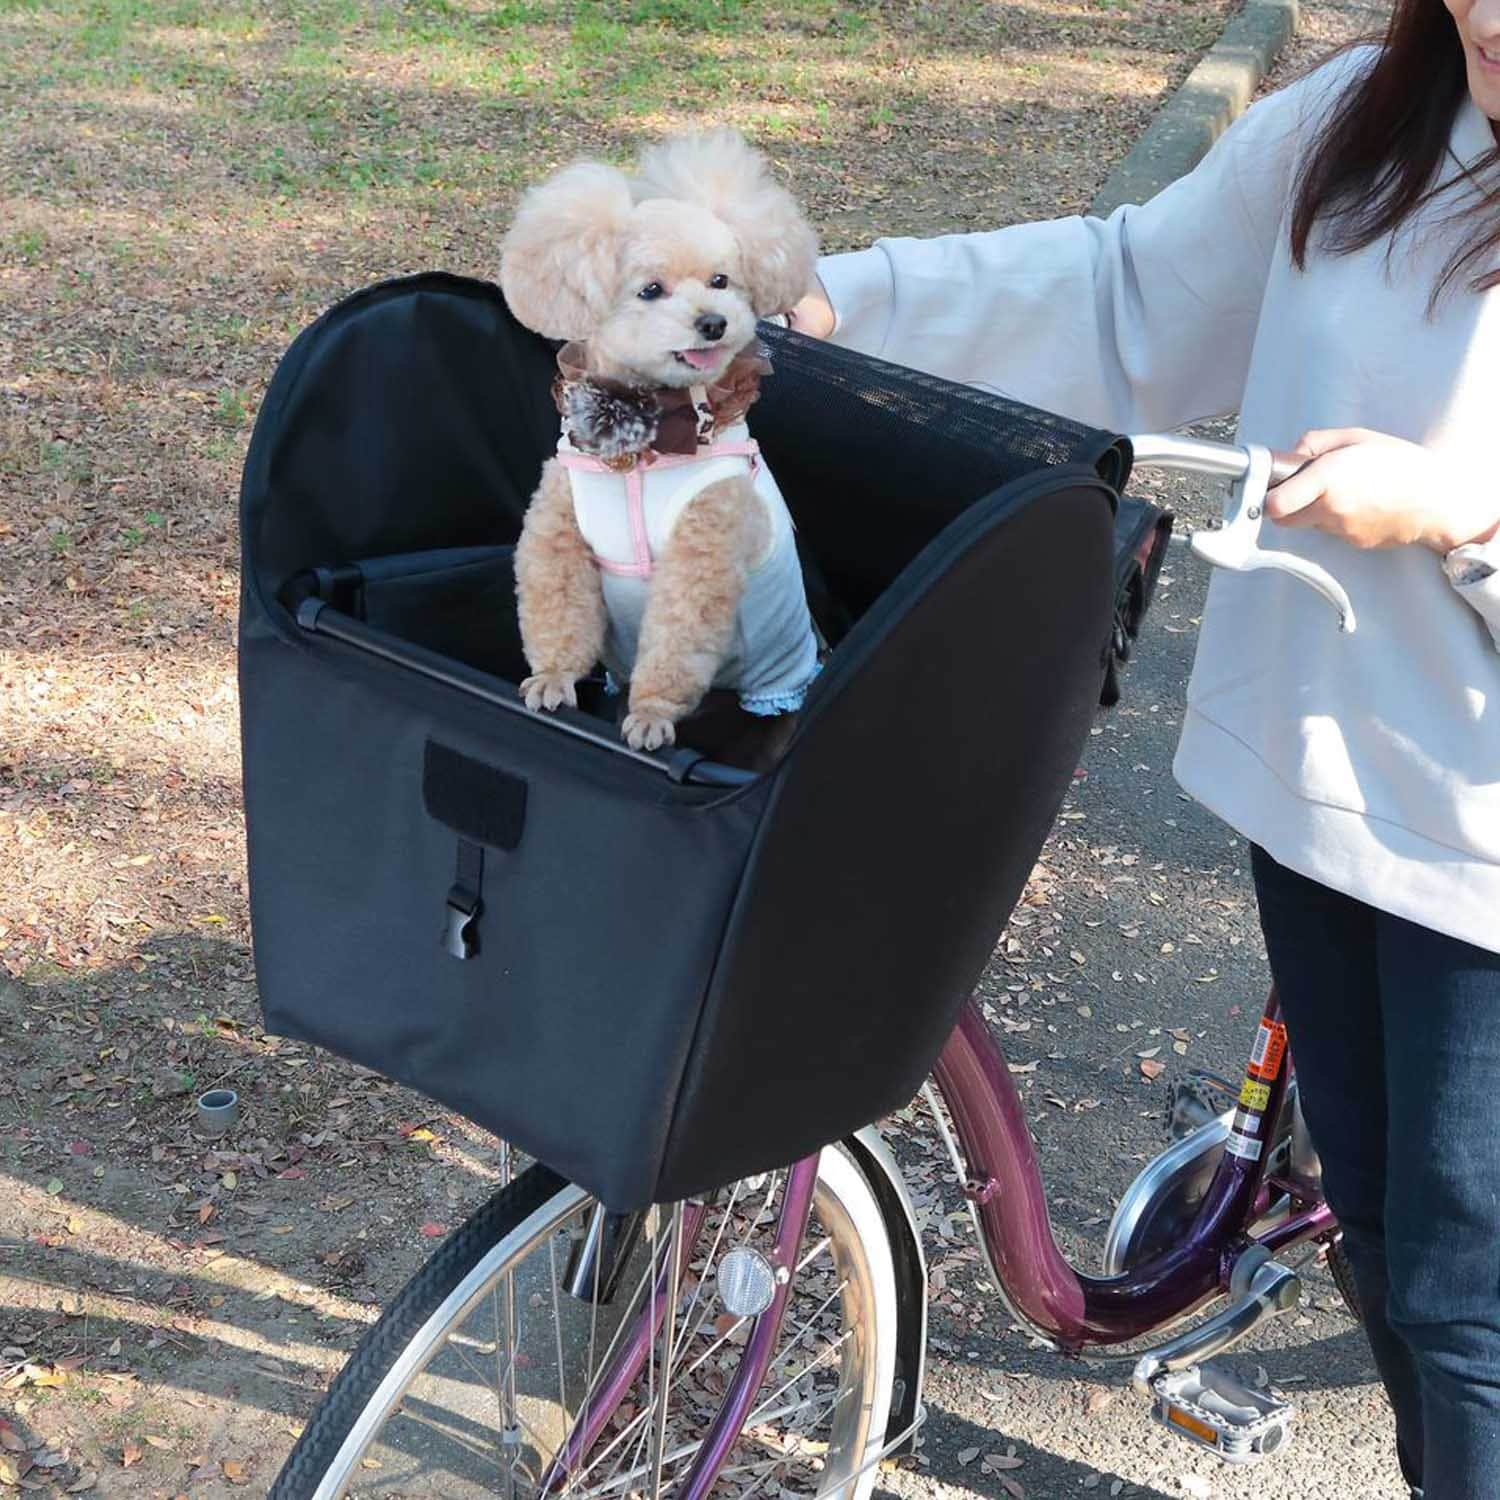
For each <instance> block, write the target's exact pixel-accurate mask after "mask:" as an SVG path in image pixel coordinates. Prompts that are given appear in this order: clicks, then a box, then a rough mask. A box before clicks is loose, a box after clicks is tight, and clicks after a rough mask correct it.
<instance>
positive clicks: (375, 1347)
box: [266, 1166, 568, 1500]
mask: <svg viewBox="0 0 1500 1500" xmlns="http://www.w3.org/2000/svg"><path fill="white" fill-rule="evenodd" d="M567 1185H568V1184H567V1181H566V1179H564V1178H562V1177H559V1176H558V1175H557V1173H555V1172H553V1171H550V1170H549V1169H548V1168H546V1167H543V1166H533V1167H529V1168H527V1170H526V1171H525V1172H523V1173H522V1174H521V1175H520V1176H519V1177H517V1178H516V1180H515V1181H514V1182H513V1183H511V1184H510V1186H508V1187H504V1188H501V1189H500V1191H499V1192H497V1193H495V1194H494V1195H493V1196H491V1197H490V1198H489V1199H487V1200H486V1201H485V1202H484V1203H482V1204H481V1205H480V1206H479V1207H478V1208H476V1209H475V1210H474V1212H473V1213H472V1214H470V1215H469V1217H468V1218H467V1219H465V1220H464V1222H463V1223H462V1224H461V1225H459V1227H458V1228H457V1229H456V1230H454V1231H453V1233H452V1234H450V1235H449V1236H448V1238H447V1239H446V1240H444V1241H443V1243H442V1244H441V1245H440V1246H439V1247H438V1249H437V1251H436V1253H435V1254H434V1255H433V1256H432V1258H431V1259H430V1260H428V1261H426V1262H425V1263H424V1264H423V1265H422V1266H421V1267H420V1268H419V1269H418V1271H417V1273H416V1274H415V1275H414V1276H413V1277H412V1278H411V1280H410V1281H408V1282H407V1283H406V1285H405V1286H404V1287H402V1289H401V1291H400V1293H399V1294H398V1295H397V1297H396V1300H395V1301H394V1302H392V1303H391V1305H390V1307H389V1308H387V1309H386V1310H385V1311H384V1312H383V1313H382V1314H381V1315H380V1318H379V1320H378V1321H377V1322H375V1323H374V1324H372V1325H371V1327H370V1328H369V1329H367V1330H366V1332H365V1335H364V1337H363V1338H362V1339H360V1341H359V1343H358V1344H356V1345H355V1348H354V1352H353V1353H352V1354H351V1355H350V1356H349V1358H348V1360H347V1361H346V1362H345V1364H344V1367H343V1369H341V1370H340V1371H339V1373H338V1374H337V1375H336V1376H335V1377H334V1380H333V1384H332V1385H330V1386H329V1388H328V1394H327V1395H326V1396H325V1397H324V1398H323V1401H322V1402H321V1403H320V1404H319V1406H318V1409H317V1410H316V1411H315V1412H314V1413H313V1417H312V1420H311V1421H310V1422H309V1423H308V1424H307V1427H306V1428H305V1429H304V1430H303V1433H302V1436H301V1437H300V1438H298V1439H297V1445H296V1447H294V1448H293V1449H292V1451H291V1453H290V1454H288V1455H287V1460H286V1462H285V1463H284V1464H283V1465H282V1467H281V1472H280V1473H279V1474H278V1475H277V1476H276V1482H275V1483H274V1484H273V1485H272V1486H271V1488H270V1490H269V1491H268V1492H267V1496H266V1500H312V1496H313V1495H315V1494H316V1493H317V1489H318V1485H319V1484H320V1483H321V1482H322V1479H323V1476H324V1474H326V1473H327V1471H328V1469H329V1467H330V1466H331V1465H332V1463H333V1461H334V1458H335V1457H336V1455H337V1454H338V1451H339V1449H340V1448H341V1447H342V1446H343V1443H344V1440H345V1439H346V1438H347V1437H348V1436H349V1433H350V1431H351V1430H352V1428H353V1426H354V1424H355V1422H357V1421H358V1420H359V1418H360V1416H361V1414H362V1413H363V1412H364V1410H365V1408H366V1407H367V1406H368V1405H369V1402H370V1398H371V1397H372V1396H373V1395H374V1393H375V1391H376V1389H377V1387H378V1386H379V1385H380V1382H381V1381H382V1380H384V1379H385V1376H386V1373H387V1372H388V1371H389V1370H390V1368H391V1367H392V1365H394V1364H395V1362H396V1361H397V1359H399V1358H400V1357H401V1354H402V1353H403V1352H404V1351H405V1349H406V1348H407V1346H408V1345H409V1344H410V1343H411V1341H412V1339H413V1338H414V1337H415V1336H416V1333H417V1330H418V1329H420V1328H421V1327H422V1325H423V1324H424V1323H425V1322H426V1321H427V1319H428V1318H430V1317H431V1316H432V1314H433V1313H434V1312H435V1311H436V1310H437V1309H438V1308H439V1307H440V1306H441V1305H442V1303H443V1301H444V1299H445V1298H446V1297H447V1296H448V1295H449V1293H451V1292H452V1291H453V1289H454V1288H455V1287H457V1286H458V1285H459V1283H460V1282H461V1281H463V1279H464V1278H465V1277H466V1276H467V1275H468V1274H469V1272H470V1271H472V1270H473V1269H474V1267H475V1266H476V1265H477V1264H478V1263H479V1262H480V1260H482V1259H483V1258H484V1256H485V1255H486V1254H487V1253H488V1252H489V1250H490V1247H491V1246H492V1245H495V1244H496V1243H498V1242H499V1241H500V1240H501V1239H503V1238H504V1236H505V1235H507V1234H509V1233H510V1232H511V1230H512V1229H513V1228H514V1227H515V1226H516V1225H517V1224H520V1223H521V1222H522V1221H523V1220H525V1219H526V1218H527V1217H529V1216H530V1215H531V1214H532V1213H534V1212H535V1211H536V1210H537V1209H539V1208H541V1206H542V1205H543V1204H544V1203H546V1202H547V1201H548V1200H549V1199H551V1198H554V1197H556V1196H557V1194H558V1193H559V1192H561V1191H562V1190H563V1189H564V1188H565V1187H567Z"/></svg>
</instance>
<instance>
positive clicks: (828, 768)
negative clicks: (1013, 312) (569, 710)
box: [240, 275, 1149, 1209]
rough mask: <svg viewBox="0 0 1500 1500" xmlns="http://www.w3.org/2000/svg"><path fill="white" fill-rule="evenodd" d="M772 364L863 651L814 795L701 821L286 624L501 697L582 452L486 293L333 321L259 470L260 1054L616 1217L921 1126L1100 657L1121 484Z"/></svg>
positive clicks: (964, 415)
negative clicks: (474, 871)
mask: <svg viewBox="0 0 1500 1500" xmlns="http://www.w3.org/2000/svg"><path fill="white" fill-rule="evenodd" d="M771 342H772V343H773V350H772V355H773V360H774V361H775V364H776V374H775V375H774V376H773V377H771V378H770V379H769V380H768V381H767V382H766V383H765V387H764V395H763V398H762V400H761V402H760V404H759V405H758V406H757V407H756V409H755V411H754V413H753V415H752V426H753V430H754V432H755V434H756V436H757V438H758V439H759V441H760V442H761V444H762V446H763V448H764V450H765V452H766V455H767V458H768V459H769V461H770V463H771V465H772V467H773V469H774V471H775V473H776V475H777V478H778V481H779V482H780V484H781V486H782V488H783V490H784V492H785V494H786V496H787V499H788V503H789V504H790V505H791V508H792V511H793V514H794V516H795V519H796V522H797V526H798V536H799V545H800V546H801V548H802V550H803V554H804V561H805V564H806V568H807V573H808V577H809V587H810V592H811V594H812V596H813V597H814V600H815V605H816V608H817V612H818V614H819V618H820V622H821V623H822V625H823V627H824V630H825V633H827V634H828V635H829V638H830V640H831V641H832V642H833V643H834V645H835V649H834V650H833V652H832V654H831V656H830V658H829V661H828V664H827V666H826V667H825V669H824V671H823V674H822V675H821V676H820V678H819V679H818V680H817V682H816V683H815V684H814V687H813V690H812V693H811V695H810V696H809V699H808V703H807V707H806V709H805V711H804V712H803V714H802V716H801V719H800V721H799V722H798V725H797V727H796V731H795V733H794V735H793V737H792V740H791V744H790V747H789V749H788V750H787V753H786V755H785V757H784V758H783V759H782V761H781V762H780V763H779V764H778V765H777V766H776V768H775V769H774V770H773V771H771V772H770V773H768V774H765V775H763V776H760V777H759V778H757V779H756V780H754V781H752V782H751V783H750V784H748V785H746V786H743V787H738V788H734V789H730V790H724V789H722V788H714V787H707V786H699V785H693V784H682V783H679V782H677V781H674V780H672V779H671V778H669V777H668V776H665V775H663V774H661V773H660V772H659V771H657V770H656V769H654V768H653V767H652V766H648V765H643V764H640V763H639V762H638V761H636V760H634V759H631V758H630V757H628V756H626V755H624V754H617V753H613V752H612V751H611V749H609V748H605V747H601V746H599V745H596V744H591V743H588V742H585V741H582V740H578V739H574V738H570V737H569V736H568V735H566V734H564V733H560V732H559V731H558V727H557V724H556V723H555V722H554V721H553V719H552V718H550V717H548V716H539V715H527V714H520V713H513V712H507V711H504V710H503V709H502V708H500V707H497V706H496V704H495V703H493V702H485V701H483V700H482V699H481V698H480V697H478V696H476V695H475V694H474V693H472V692H467V691H463V690H461V688H460V687H457V686H445V685H442V684H439V683H436V682H433V681H430V680H427V679H425V678H423V677H421V676H419V675H417V674H416V673H415V672H413V671H411V670H408V669H406V668H404V667H403V666H402V665H400V664H399V663H396V662H392V661H389V660H382V659H379V658H376V657H374V656H371V655H369V654H367V653H365V652H363V651H361V650H358V649H355V648H354V647H351V646H349V645H346V644H343V643H340V642H336V641H333V640H331V639H328V638H326V637H324V636H320V635H316V634H309V633H307V632H306V631H303V630H301V629H299V627H298V625H297V623H296V617H295V611H296V605H297V603H298V600H299V598H301V597H302V596H303V595H305V594H306V593H307V592H308V591H309V589H310V588H311V587H312V586H313V585H312V584H311V583H310V582H309V578H308V574H309V570H312V569H315V568H323V569H325V570H328V571H326V572H325V574H324V576H323V579H322V582H321V585H320V590H321V592H322V595H323V597H325V598H330V599H331V600H332V601H333V602H334V604H335V605H336V606H337V607H338V608H339V609H341V610H343V611H345V612H346V613H349V614H353V615H355V616H358V617H360V618H362V619H363V620H364V621H365V622H366V624H367V625H370V626H374V627H376V628H378V629H379V630H380V631H381V632H383V638H385V639H388V640H389V641H391V642H392V643H395V644H397V645H401V643H410V644H411V645H413V646H416V647H423V648H426V649H427V650H429V651H433V652H438V653H440V655H441V656H442V657H445V658H452V659H453V660H455V661H457V662H460V663H462V664H463V667H464V670H465V672H466V673H467V676H466V678H465V680H466V681H469V682H471V683H473V682H481V683H483V684H485V685H487V690H489V691H493V692H498V693H502V694H506V695H509V696H510V697H511V698H513V697H514V688H513V686H511V684H513V683H514V682H515V681H516V680H517V679H518V677H519V675H520V673H521V672H522V671H523V670H524V664H523V662H522V660H521V657H520V649H519V637H518V634H517V630H516V623H515V617H514V599H513V580H512V577H511V547H512V545H513V543H514V541H515V538H516V536H517V534H518V531H519V527H520V522H521V517H522V513H523V511H524V509H525V506H526V503H527V501H528V498H529V496H530V494H531V491H532V489H533V488H534V486H535V484H536V480H537V477H538V473H539V471H540V468H541V464H542V462H543V460H544V458H545V457H546V456H547V454H548V453H549V452H550V451H551V450H552V448H553V445H554V444H555V441H556V436H557V419H556V414H555V412H554V411H553V408H552V405H551V401H550V397H549V395H548V387H549V384H550V380H551V373H552V349H551V348H550V347H549V346H548V345H547V344H546V343H545V342H543V341H542V340H539V339H537V338H535V337H533V336H532V335H531V334H529V333H527V332H526V331H525V330H523V329H521V328H520V327H519V325H517V324H516V323H515V322H514V321H513V320H512V319H511V318H510V316H509V314H508V312H507V310H506V308H505V306H504V303H503V301H502V299H501V297H500V295H499V293H498V291H497V290H496V289H495V288H493V287H491V286H489V285H487V284H484V283H479V282H473V281H465V280H461V279H459V278H455V277H450V276H441V275H430V276H421V277H415V278H411V279H408V280H404V281H399V282H393V283H388V284H385V285H382V286H379V287H375V288H372V289H370V290H368V291H365V292H361V293H360V294H358V295H356V296H354V297H351V298H350V299H348V300H347V301H346V302H344V303H342V304H340V305H339V306H338V307H336V308H334V309H333V310H332V311H331V312H329V313H328V314H327V315H325V316H324V317H323V318H322V319H320V320H319V321H318V323H316V324H315V325H314V326H313V327H312V328H310V329H309V330H308V331H307V332H305V333H304V334H303V335H302V336H301V337H300V338H299V339H298V340H297V342H296V343H295V344H294V346H293V347H292V349H291V351H290V352H289V353H288V355H287V356H286V358H285V359H284V361H283V362H282V365H281V368H280V369H279V370H278V372H277V374H276V377H275V379H274V381H273V382H272V385H271V388H270V390H269V392H268V394H267V397H266V400H265V402H264V404H263V406H262V409H261V413H260V417H259V420H258V422H257V424H256V431H255V435H254V438H253V441H252V443H251V448H250V454H249V457H248V460H247V463H246V468H245V476H244V485H243V492H242V529H243V545H244V572H243V595H242V610H241V642H240V686H241V698H242V722H243V735H244V769H245V802H246V813H247V821H248V828H249V852H250V880H251V908H252V917H253V924H254V939H255V954H256V964H257V969H258V975H259V983H260V991H261V996H262V1001H263V1005H264V1009H265V1020H266V1025H267V1027H268V1029H270V1030H272V1031H274V1032H279V1033H282V1034H286V1035H291V1036H297V1037H301V1038H304V1039H308V1040H311V1041H314V1042H317V1043H320V1044H322V1045H324V1046H326V1047H329V1048H331V1049H333V1050H334V1051H336V1052H339V1053H342V1054H344V1055H346V1056H349V1057H352V1058H355V1059H357V1060H358V1061H360V1062H362V1063H364V1064H366V1065H368V1066H371V1067H375V1068H378V1069H380V1070H381V1071H383V1072H385V1073H387V1074H388V1075H390V1076H391V1077H393V1078H396V1079H399V1080H401V1081H403V1082H405V1083H409V1084H412V1085H414V1086H415V1087H417V1088H419V1089H422V1090H424V1091H425V1092H426V1093H428V1094H429V1095H431V1096H432V1097H434V1098H436V1099H438V1100H440V1101H442V1102H443V1103H444V1104H446V1105H449V1106H451V1107H453V1108H456V1109H458V1110H459V1111H461V1112H462V1113H464V1114H465V1115H467V1116H469V1117H470V1118H472V1119H474V1120H476V1121H478V1122H480V1123H481V1124H483V1125H485V1126H488V1127H489V1128H491V1129H493V1130H495V1131H496V1132H498V1133H499V1134H501V1135H502V1136H504V1137H506V1138H507V1139H509V1140H511V1141H513V1142H515V1143H516V1144H517V1145H519V1146H520V1147H522V1148H523V1149H524V1150H526V1151H528V1152H530V1153H532V1154H533V1155H535V1156H536V1157H538V1158H540V1159H541V1160H543V1161H545V1162H546V1163H547V1164H548V1165H549V1166H551V1167H553V1168H555V1169H556V1170H557V1171H559V1172H562V1173H564V1174H566V1175H567V1176H569V1177H571V1178H573V1179H574V1180H576V1181H578V1182H580V1183H582V1184H583V1185H585V1186H586V1187H588V1188H590V1189H591V1190H593V1191H594V1192H596V1193H598V1194H599V1195H600V1196H601V1197H602V1198H603V1199H604V1200H605V1201H606V1202H608V1203H609V1204H610V1205H611V1206H612V1207H615V1208H620V1209H626V1208H633V1207H638V1206H641V1205H644V1204H646V1203H648V1202H651V1201H668V1200H672V1199H676V1198H680V1197H683V1196H685V1195H687V1194H689V1193H693V1192H698V1191H702V1190H706V1189H708V1188H711V1187H713V1186H716V1185H718V1184H720V1183H722V1182H725V1181H728V1180H731V1179H733V1178H735V1177H737V1176H740V1175H743V1174H745V1173H747V1172H751V1171H758V1170H764V1169H767V1168H770V1167H773V1166H778V1165H781V1164H783V1163H785V1162H788V1161H790V1160H792V1159H794V1158H796V1157H797V1156H799V1155H802V1154H803V1153H805V1152H807V1151H810V1150H813V1149H815V1148H817V1147H818V1146H820V1145H823V1144H825V1143H827V1142H829V1141H832V1140H835V1139H837V1138H839V1137H840V1136H842V1135H844V1134H846V1133H847V1132H848V1131H850V1130H852V1129H855V1128H857V1127H858V1126H860V1125H862V1124H864V1123H866V1122H868V1121H869V1120H871V1119H874V1118H875V1117H877V1116H878V1115H880V1114H882V1113H884V1112H886V1111H888V1110H890V1109H892V1108H895V1107H899V1106H900V1105H902V1104H904V1103H905V1102H906V1101H907V1100H908V1099H909V1098H910V1097H911V1095H912V1093H913V1091H914V1090H915V1089H916V1088H917V1087H918V1085H919V1084H920V1082H921V1080H922V1078H923V1077H924V1076H925V1074H926V1073H927V1071H928V1070H929V1069H930V1067H931V1066H932V1063H933V1061H934V1059H935V1057H936V1055H937V1053H938V1051H939V1050H940V1049H941V1047H942V1044H943V1042H944V1040H945V1039H946V1037H947V1035H948V1033H949V1031H950V1030H951V1028H952V1026H953V1024H954V1021H955V1018H956V1016H957V1012H958V1009H959V1007H960V1005H961V1004H962V1002H963V1000H964V998H965V997H966V996H967V995H968V994H969V992H970V989H971V987H972V986H973V984H974V981H975V979H976V978H977V976H978V974H979V973H980V971H981V969H982V968H983V965H984V963H985V961H986V959H987V957H988V955H989V953H990V951H991V948H992V946H993V943H994V941H995V938H996V936H997V935H998V933H999V932H1000V929H1001V928H1002V926H1003V925H1004V923H1005V921H1006V919H1007V918H1008V916H1009V913H1010V910H1011V907H1012V905H1013V903H1014V902H1015V900H1016V898H1017V896H1018V894H1019V892H1020V890H1021V888H1022V885H1023V883H1024V881H1025V879H1026V875H1027V873H1028V871H1029V870H1030V868H1031V865H1032V863H1033V861H1034V860H1035V857H1036V855H1037V852H1038V850H1039V848H1040V846H1041V843H1042V840H1043V838H1044V837H1045V835H1046V831H1047V829H1048V827H1049V825H1050V823H1051V821H1052V818H1053V816H1054V814H1055V812H1056V808H1057V805H1058V802H1059V800H1060V799H1061V796H1062V794H1063V792H1064V790H1065V789H1066V787H1067V784H1068V780H1069V777H1070V775H1071V773H1072V771H1073V768H1074V767H1075V765H1076V764H1077V757H1078V754H1079V751H1080V749H1081V746H1082V743H1083V740H1084V737H1085V735H1086V733H1087V728H1088V725H1089V722H1090V720H1091V717H1092V713H1093V710H1094V706H1095V704H1096V702H1097V700H1098V697H1099V693H1100V687H1101V682H1102V680H1103V676H1104V670H1105V664H1106V659H1107V658H1108V657H1109V655H1110V648H1111V633H1112V628H1113V626H1114V622H1115V615H1116V599H1117V595H1118V593H1119V580H1120V577H1121V576H1123V575H1122V574H1119V572H1118V570H1119V568H1120V566H1121V564H1120V546H1119V545H1118V544H1117V539H1116V534H1115V533H1116V514H1115V512H1116V493H1115V491H1116V488H1117V487H1118V485H1119V484H1121V483H1123V480H1124V478H1125V474H1126V470H1127V468H1128V450H1127V449H1126V448H1125V446H1124V445H1122V444H1121V443H1119V442H1118V441H1116V440H1114V439H1113V438H1111V437H1110V436H1109V435H1107V434H1102V433H1098V432H1094V431H1091V430H1089V429H1086V428H1081V427H1077V426H1075V425H1073V424H1070V423H1067V422H1063V421H1061V420H1060V419H1057V418H1053V417H1050V416H1047V415H1046V414H1043V413H1038V412H1032V411H1029V410H1028V409H1026V408H1024V407H1019V406H1016V405H1014V404H1012V403H1009V402H1005V401H1002V400H999V399H997V398H993V397H990V396H987V395H980V394H976V393H974V392H972V391H969V390H967V389H964V388H961V387H955V386H952V385H948V384H945V383H943V382H940V381H935V380H931V379H928V378H925V377H922V376H917V375H914V374H912V373H911V372H907V371H901V370H897V369H895V368H893V367H891V366H888V365H883V364H880V363H879V362H876V361H872V360H869V359H864V358H861V357H859V356H855V355H851V354H849V353H847V352H844V351H841V350H837V349H833V348H830V347H828V346H826V345H819V344H815V343H813V342H811V341H808V340H805V339H800V338H798V337H796V336H779V337H778V336H775V335H772V336H771ZM1147 519H1148V520H1149V518H1147ZM1142 524H1143V513H1137V514H1136V515H1135V518H1134V520H1133V521H1132V522H1131V524H1130V525H1128V526H1126V527H1125V528H1124V530H1123V531H1122V534H1121V535H1122V538H1125V537H1130V538H1135V540H1134V541H1133V542H1131V545H1138V543H1139V534H1140V532H1141V526H1142ZM1131 576H1134V575H1131ZM565 717H566V716H565ZM461 839H468V840H473V841H475V842H478V843H479V844H481V845H482V846H483V847H484V848H485V850H486V858H485V860H484V871H483V892H482V898H483V907H482V912H481V914H480V916H479V918H478V920H477V924H476V926H477V930H478V938H479V943H478V950H477V952H476V953H475V955H474V957H472V958H470V959H467V960H463V961H460V960H458V959H455V958H454V957H453V956H451V955H450V953H449V952H447V951H446V950H445V948H444V947H443V945H442V943H441V941H440V937H441V929H442V923H443V911H444V903H445V897H446V894H447V892H448V890H449V887H450V885H451V884H452V883H453V880H454V868H455V849H456V847H457V841H458V840H461Z"/></svg>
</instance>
